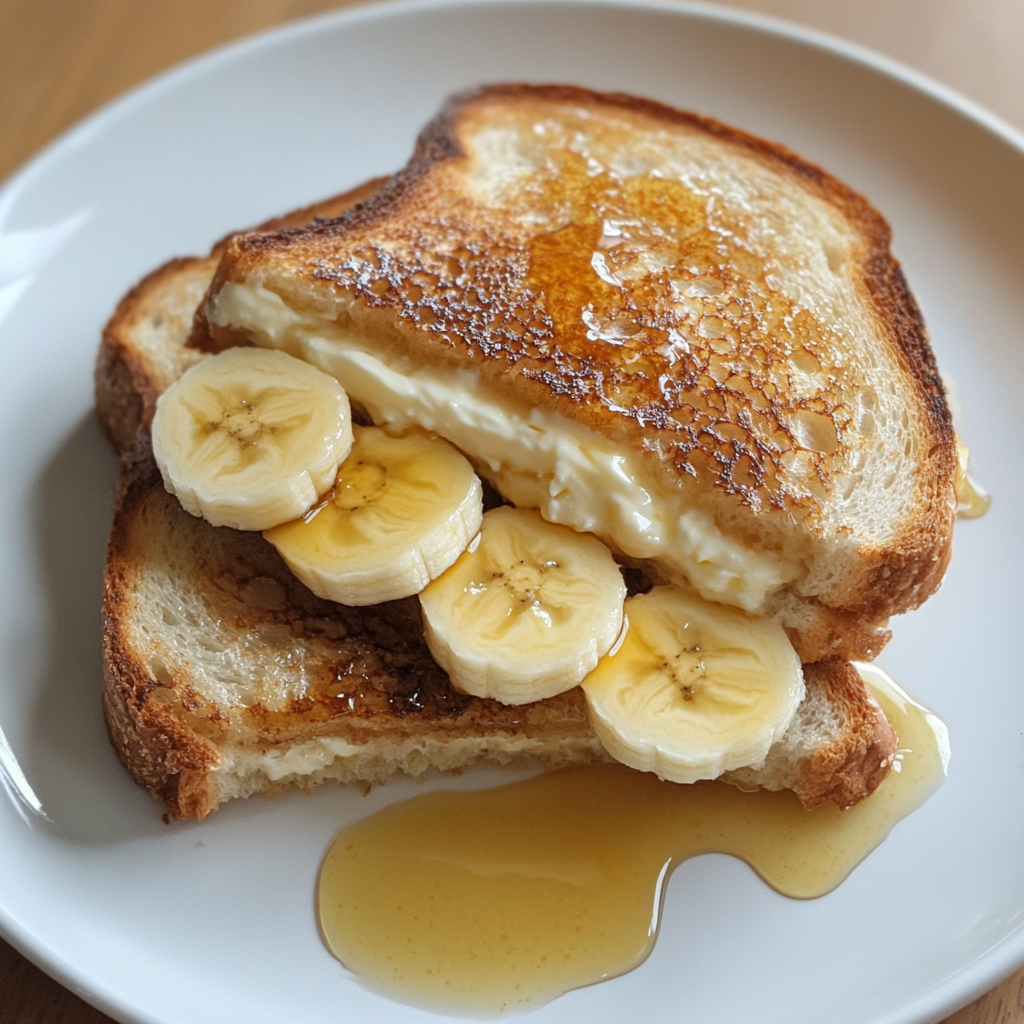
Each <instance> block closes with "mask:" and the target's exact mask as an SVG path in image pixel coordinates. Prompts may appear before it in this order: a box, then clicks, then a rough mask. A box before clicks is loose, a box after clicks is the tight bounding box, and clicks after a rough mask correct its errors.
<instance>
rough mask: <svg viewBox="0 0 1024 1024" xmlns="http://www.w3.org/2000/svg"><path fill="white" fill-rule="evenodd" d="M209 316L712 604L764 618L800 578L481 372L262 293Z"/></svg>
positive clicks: (509, 493)
mask: <svg viewBox="0 0 1024 1024" xmlns="http://www.w3.org/2000/svg"><path fill="white" fill-rule="evenodd" d="M207 315H208V316H209V319H210V321H211V323H213V324H214V325H216V326H219V327H228V326H230V327H233V328H237V329H243V330H246V331H248V332H249V333H250V334H251V335H252V337H253V338H254V340H255V341H256V342H257V343H258V344H260V345H263V346H266V347H268V348H279V349H284V350H285V351H287V352H290V353H291V354H292V355H295V356H298V357H299V358H302V359H305V360H306V361H308V362H310V363H312V364H313V365H314V366H317V367H319V368H320V369H321V370H324V371H325V372H327V373H329V374H331V375H332V376H334V377H336V378H337V379H338V380H339V381H340V382H341V385H342V387H344V388H345V390H346V391H347V392H348V394H349V396H350V397H351V398H352V399H354V400H355V401H357V402H358V403H360V404H361V405H362V406H363V407H364V408H365V409H366V411H367V412H368V413H369V414H370V416H372V417H373V420H374V422H375V423H377V424H378V425H380V426H383V427H387V428H388V429H390V430H394V431H402V430H407V429H409V428H411V427H414V426H415V427H420V428H422V429H424V430H428V431H432V432H434V433H436V434H439V435H440V436H441V437H444V438H445V439H447V440H448V441H450V442H451V443H452V444H454V445H455V446H456V447H458V448H460V449H461V450H462V451H463V452H465V453H466V455H467V456H469V458H470V459H472V460H473V461H474V462H475V463H476V466H477V469H478V471H479V472H480V473H481V474H482V475H483V476H485V477H486V478H487V479H488V480H490V481H491V482H492V483H493V484H494V485H495V487H497V489H498V490H499V491H500V492H501V493H502V495H504V496H505V497H506V498H507V499H508V500H509V501H511V502H513V503H514V504H516V505H519V506H521V507H526V508H536V509H539V510H540V513H541V515H542V516H543V517H544V518H545V519H547V520H549V521H550V522H554V523H562V524H564V525H566V526H570V527H572V528H573V529H574V530H578V531H579V532H581V533H594V534H596V535H597V536H598V537H600V538H601V539H602V540H603V541H604V542H605V543H606V544H608V545H609V546H610V547H611V548H612V549H613V550H616V551H619V552H621V553H622V554H625V555H628V556H630V557H632V558H642V559H649V560H651V561H653V562H654V563H655V564H656V565H657V566H658V568H660V569H661V571H662V572H663V573H664V574H665V575H666V576H667V577H668V578H669V579H670V580H672V581H675V582H682V581H684V580H687V581H689V582H690V583H691V584H692V585H693V586H694V587H695V588H696V589H697V591H698V592H699V593H700V594H701V596H702V597H704V598H706V599H707V600H710V601H719V602H722V603H725V604H731V605H736V606H738V607H740V608H743V609H745V610H746V611H748V612H755V613H756V612H759V611H761V610H762V609H763V606H764V603H765V601H766V599H767V598H768V596H769V595H770V594H771V593H773V592H774V591H775V590H777V589H778V588H779V587H781V586H782V585H783V584H785V583H787V582H789V581H790V580H792V579H794V578H795V577H796V576H797V575H798V573H799V566H797V565H794V564H792V563H789V562H786V561H785V560H784V559H782V558H781V557H780V556H779V555H777V554H774V553H772V552H767V551H758V550H755V549H753V548H751V547H749V546H748V545H745V544H743V543H741V542H739V541H737V540H736V539H734V538H731V537H728V536H727V535H725V534H724V533H723V532H722V531H721V530H720V529H719V528H718V526H717V524H716V523H715V521H714V520H713V518H712V517H711V516H709V515H707V514H706V513H705V512H703V511H701V510H699V509H696V508H692V507H688V505H687V502H686V499H685V495H684V494H683V493H681V492H680V491H677V490H674V489H672V488H670V487H669V486H668V485H667V484H666V483H664V482H663V481H662V480H660V479H659V478H658V476H657V475H656V474H655V473H653V472H652V471H651V470H650V469H649V468H648V467H647V466H646V464H644V463H643V462H642V460H641V459H640V458H638V456H637V455H636V454H633V453H631V452H628V451H626V452H624V451H622V450H620V449H619V448H617V447H616V446H615V444H614V443H612V442H611V441H609V440H607V439H606V438H604V437H602V436H601V435H600V434H598V433H597V432H596V431H592V430H589V429H588V428H586V427H583V426H581V425H579V424H576V423H573V422H572V421H571V420H568V419H567V418H565V417H564V416H561V415H559V414H557V413H552V412H550V411H548V410H545V409H538V408H532V409H527V408H518V407H516V406H515V405H513V404H511V403H509V402H507V401H505V400H503V399H502V398H501V397H500V396H498V395H496V394H494V392H493V390H492V389H490V388H489V387H488V386H487V385H486V384H484V383H483V382H482V381H481V378H480V373H479V371H478V370H476V369H475V368H464V369H458V370H451V369H448V368H445V369H443V370H438V369H437V368H435V367H432V366H429V365H417V364H414V363H413V362H412V361H411V360H409V359H408V358H402V359H401V360H391V361H390V362H387V363H386V362H384V361H383V360H382V359H381V357H380V354H379V353H378V352H375V351H374V348H373V346H372V345H371V344H370V343H368V342H367V341H366V339H365V338H363V337H361V336H359V335H358V334H356V333H355V332H352V331H346V330H344V329H343V328H341V327H339V325H338V324H336V323H334V322H333V321H330V320H326V319H323V318H318V317H310V316H303V315H300V314H298V313H296V312H295V311H294V310H292V309H290V308H289V307H288V306H287V305H286V304H285V302H284V301H283V300H282V299H281V297H280V296H279V295H277V294H276V293H274V292H271V291H269V290H268V289H266V288H263V287H262V286H259V285H252V284H234V283H228V284H226V285H224V287H223V288H222V289H221V290H220V292H219V293H218V294H217V296H216V297H215V298H214V300H213V301H212V303H211V304H210V306H209V308H208V309H207Z"/></svg>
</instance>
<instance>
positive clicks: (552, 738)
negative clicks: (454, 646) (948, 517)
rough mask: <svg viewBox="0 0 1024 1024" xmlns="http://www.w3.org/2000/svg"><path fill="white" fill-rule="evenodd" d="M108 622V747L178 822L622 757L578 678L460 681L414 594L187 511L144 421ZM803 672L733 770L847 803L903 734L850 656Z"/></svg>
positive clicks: (118, 540) (120, 524) (810, 799)
mask: <svg viewBox="0 0 1024 1024" xmlns="http://www.w3.org/2000/svg"><path fill="white" fill-rule="evenodd" d="M103 617H104V692H103V706H104V711H105V715H106V720H107V726H108V729H109V733H110V738H111V741H112V742H113V744H114V747H115V748H116V750H117V752H118V754H119V755H120V757H121V759H122V761H123V762H124V764H125V765H126V767H127V768H128V770H129V771H130V772H131V773H132V775H133V776H134V778H135V779H136V780H137V781H138V782H139V783H140V784H142V785H143V786H145V787H146V788H147V789H148V790H149V791H150V793H152V794H153V795H154V796H155V797H157V798H159V799H161V800H163V801H164V802H165V803H166V805H167V808H168V810H169V811H170V813H171V814H172V815H174V816H175V817H179V818H203V817H205V816H206V815H207V814H209V813H210V812H211V811H213V810H215V809H216V808H217V807H218V805H220V804H221V803H223V802H224V801H225V800H228V799H231V798H234V797H245V796H250V795H252V794H253V793H260V792H262V793H269V794H273V793H277V792H280V791H282V790H284V789H286V788H288V787H298V788H301V789H306V790H308V789H312V788H313V787H315V786H317V785H319V784H320V783H322V782H324V781H326V780H328V779H335V780H338V781H340V782H363V783H379V782H384V781H386V780H387V779H389V778H392V777H393V776H395V775H397V774H399V773H406V774H409V775H419V774H421V773H423V772H425V771H427V770H428V769H432V768H433V769H439V770H441V771H451V770H455V769H460V768H463V767H465V766H467V765H470V764H473V763H475V762H481V761H485V762H490V763H498V764H509V765H512V764H516V765H521V764H533V765H541V766H543V767H547V768H557V767H561V766H564V765H569V764H582V763H588V762H596V761H605V760H608V759H609V758H608V755H607V754H606V753H605V751H604V749H603V748H602V747H601V744H600V742H599V741H598V740H597V738H596V736H595V735H594V733H593V732H592V730H591V728H590V725H589V721H588V718H587V711H586V705H585V702H584V700H583V697H582V695H581V693H580V691H579V689H578V688H577V689H574V690H571V691H569V692H568V693H564V694H561V695H559V696H557V697H553V698H551V699H549V700H544V701H538V702H536V703H534V704H528V705H525V706H520V707H509V706H506V705H503V704H499V703H498V702H496V701H492V700H485V699H481V698H477V697H470V696H466V695H464V694H460V693H457V692H456V691H455V690H454V689H452V687H451V686H450V685H449V682H448V678H447V676H446V675H445V673H444V672H443V670H442V669H441V668H440V667H438V665H437V664H436V663H435V662H434V661H433V659H432V658H431V656H430V653H429V651H428V650H427V647H426V644H425V642H424V640H423V632H422V627H421V622H420V614H419V603H418V601H417V599H416V598H410V599H407V600H403V601H395V602H391V603H388V604H383V605H377V606H373V607H368V608H349V607H344V606H342V605H338V604H334V603H331V602H327V601H322V600H320V599H319V598H317V597H315V596H314V595H313V594H312V593H311V592H310V591H309V590H307V589H306V587H304V586H303V585H302V584H301V583H299V581H298V580H297V579H296V578H295V577H294V576H293V575H292V574H291V572H290V571H289V570H288V569H287V568H286V567H285V565H284V563H283V562H282V561H281V560H280V558H279V557H278V555H277V553H276V551H275V550H274V549H273V548H272V547H271V546H270V545H269V544H268V543H267V542H266V541H264V540H263V538H262V537H261V536H260V535H259V534H253V533H242V532H239V531H235V530H230V529H218V528H215V527H212V526H210V525H209V524H207V523H206V522H204V521H202V520H200V519H195V518H193V517H192V516H190V515H188V514H187V513H186V512H184V511H183V510H182V509H181V507H180V506H179V505H178V503H177V502H176V501H175V500H174V498H172V497H171V496H170V495H168V494H167V493H166V491H165V490H164V488H163V486H162V482H161V480H160V476H159V473H158V472H157V471H156V469H155V467H154V465H153V463H152V459H151V456H150V454H149V443H148V437H147V436H146V435H145V434H144V433H143V434H141V435H140V438H139V444H138V447H137V449H136V450H135V452H134V453H133V454H132V455H131V456H129V457H128V458H127V459H126V460H125V462H124V464H123V469H122V487H121V492H120V496H119V499H118V504H117V507H116V510H115V515H114V523H113V529H112V531H111V537H110V544H109V548H108V552H107V566H106V574H105V584H104V607H103ZM804 674H805V678H806V681H807V696H806V698H805V700H804V702H803V704H802V705H801V707H800V709H799V711H798V713H797V716H796V718H795V719H794V721H793V723H792V724H791V725H790V727H789V729H788V730H787V732H786V733H785V735H784V736H783V738H782V739H781V740H780V741H779V742H778V743H776V744H775V745H774V746H773V747H772V748H771V750H770V752H769V754H768V758H767V760H766V761H765V764H764V765H763V766H760V767H755V768H749V769H743V770H740V771H737V772H733V773H731V774H730V776H728V777H727V781H732V782H734V783H735V784H737V785H740V786H742V787H743V788H757V787H764V788H768V789H792V790H793V791H794V792H795V793H796V794H797V796H798V797H799V798H800V800H801V802H802V803H803V804H804V806H806V807H808V808H812V807H815V806H817V805H818V804H821V803H823V802H825V801H827V800H832V801H834V802H835V803H837V804H839V805H840V806H848V805H849V804H852V803H855V802H856V801H858V800H860V799H862V798H863V797H865V796H867V795H868V794H869V793H870V792H872V790H874V789H875V787H876V786H877V785H878V784H879V782H881V780H882V779H883V778H884V777H885V776H886V774H888V772H889V770H890V768H891V765H892V760H893V756H894V752H895V749H896V737H895V735H894V734H893V731H892V729H891V727H890V726H889V723H888V722H887V721H886V719H885V717H884V715H883V714H882V712H881V711H880V709H879V708H878V706H877V705H876V704H875V702H874V701H873V700H872V699H871V697H870V695H869V694H868V692H867V690H866V688H865V686H864V684H863V682H862V680H861V678H860V676H859V675H858V674H857V672H856V670H855V669H854V668H853V666H852V665H850V664H849V663H848V662H843V661H837V660H833V661H827V662H820V663H817V664H814V665H807V666H804Z"/></svg>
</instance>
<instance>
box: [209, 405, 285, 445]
mask: <svg viewBox="0 0 1024 1024" xmlns="http://www.w3.org/2000/svg"><path fill="white" fill-rule="evenodd" d="M207 429H208V430H209V431H211V432H212V431H214V430H223V431H224V432H225V433H228V434H230V435H231V436H232V437H233V438H234V439H235V440H236V441H238V443H239V444H242V445H251V444H256V443H257V442H258V441H259V439H260V435H261V434H263V432H264V431H266V432H267V433H268V434H273V433H274V428H273V427H272V426H269V425H268V424H265V423H263V422H262V421H261V420H260V418H259V417H258V416H257V414H256V410H255V409H254V408H253V407H252V406H251V405H250V404H249V403H248V402H242V404H241V406H240V407H239V408H237V409H232V410H231V411H230V412H228V413H225V414H224V416H223V417H222V418H221V420H220V422H218V423H211V424H210V425H209V427H208V428H207Z"/></svg>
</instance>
